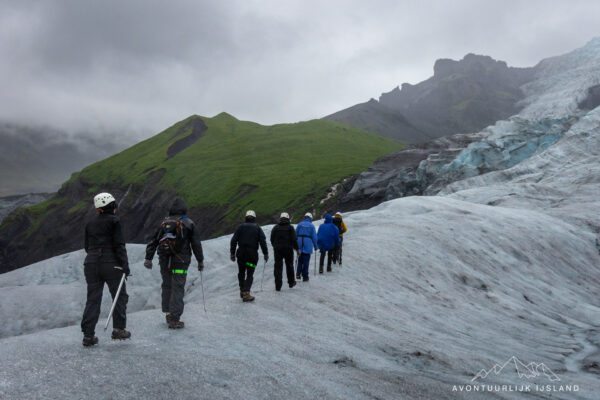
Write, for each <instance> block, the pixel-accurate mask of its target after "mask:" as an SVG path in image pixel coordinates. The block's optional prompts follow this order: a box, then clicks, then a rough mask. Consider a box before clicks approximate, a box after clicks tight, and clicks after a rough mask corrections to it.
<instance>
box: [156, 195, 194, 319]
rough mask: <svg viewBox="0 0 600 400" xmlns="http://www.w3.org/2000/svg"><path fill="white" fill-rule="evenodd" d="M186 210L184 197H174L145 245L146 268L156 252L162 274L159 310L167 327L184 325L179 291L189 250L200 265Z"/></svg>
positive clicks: (189, 255)
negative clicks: (169, 207) (167, 214)
mask: <svg viewBox="0 0 600 400" xmlns="http://www.w3.org/2000/svg"><path fill="white" fill-rule="evenodd" d="M186 213H187V205H186V204H185V201H183V199H175V201H174V202H173V205H172V206H171V209H170V210H169V216H168V217H166V218H165V219H164V220H163V221H162V223H161V224H160V226H159V228H158V230H157V231H156V233H155V234H154V236H153V237H152V239H151V240H150V242H149V243H148V245H147V246H146V260H145V261H144V266H145V267H146V268H148V269H151V268H152V258H153V257H154V252H157V253H158V262H159V264H160V274H161V275H162V287H161V289H162V311H163V312H164V313H165V316H166V320H167V324H168V326H169V329H181V328H183V327H184V323H183V321H180V319H179V318H181V314H183V306H184V304H183V295H184V291H185V281H186V277H187V273H188V267H189V266H190V263H191V262H192V251H193V252H194V256H195V257H196V261H198V271H202V270H203V269H204V255H203V254H202V244H201V243H200V232H198V228H196V225H195V224H194V221H192V220H191V219H190V218H189V217H188V216H187V215H186Z"/></svg>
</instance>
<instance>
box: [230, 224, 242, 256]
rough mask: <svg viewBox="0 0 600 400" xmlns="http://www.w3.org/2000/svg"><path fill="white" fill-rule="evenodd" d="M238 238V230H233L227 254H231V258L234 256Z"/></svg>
mask: <svg viewBox="0 0 600 400" xmlns="http://www.w3.org/2000/svg"><path fill="white" fill-rule="evenodd" d="M239 236H240V228H239V227H238V228H237V229H236V230H235V233H234V234H233V236H232V237H231V242H230V243H229V252H230V253H231V255H232V256H234V255H235V248H236V247H237V244H238V237H239Z"/></svg>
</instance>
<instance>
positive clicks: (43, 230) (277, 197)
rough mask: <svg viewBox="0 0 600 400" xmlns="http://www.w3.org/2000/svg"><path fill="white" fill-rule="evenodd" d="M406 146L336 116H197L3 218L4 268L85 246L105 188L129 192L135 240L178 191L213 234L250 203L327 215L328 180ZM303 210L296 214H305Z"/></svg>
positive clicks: (127, 218) (261, 213) (203, 230)
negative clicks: (266, 120)
mask: <svg viewBox="0 0 600 400" xmlns="http://www.w3.org/2000/svg"><path fill="white" fill-rule="evenodd" d="M401 148H402V145H401V144H399V143H397V142H394V141H392V140H389V139H386V138H383V137H381V136H377V135H374V134H371V133H369V132H366V131H363V130H360V129H353V128H348V127H344V126H342V125H339V124H337V123H335V122H331V121H326V120H313V121H307V122H299V123H295V124H279V125H273V126H263V125H259V124H256V123H253V122H246V121H239V120H237V119H235V118H234V117H232V116H231V115H228V114H225V113H222V114H219V115H217V116H216V117H213V118H204V117H199V116H191V117H189V118H187V119H185V120H183V121H180V122H178V123H176V124H175V125H173V126H171V127H170V128H168V129H166V130H165V131H163V132H161V133H159V134H157V135H155V136H153V137H151V138H150V139H147V140H145V141H143V142H140V143H138V144H136V145H135V146H132V147H130V148H128V149H126V150H124V151H122V152H121V153H118V154H116V155H114V156H112V157H109V158H106V159H104V160H102V161H99V162H97V163H95V164H92V165H90V166H88V167H86V168H84V169H83V170H82V171H81V172H79V173H76V174H73V176H72V177H71V179H70V180H69V181H67V182H65V183H64V184H63V186H62V187H61V189H60V190H59V191H58V193H57V194H56V195H54V196H53V197H52V198H50V199H48V200H47V201H45V202H43V203H40V204H38V205H35V206H33V207H28V208H22V209H19V210H15V211H14V212H13V213H11V214H10V215H9V216H8V217H7V218H6V219H5V220H4V222H3V224H2V226H1V227H0V245H1V246H0V272H5V271H8V270H11V269H14V268H18V267H20V266H23V265H28V264H30V263H32V262H36V261H39V260H43V259H46V258H48V257H51V256H54V255H58V254H61V253H63V252H67V251H73V250H76V249H79V248H81V246H82V238H81V235H82V233H81V230H82V226H83V224H84V223H85V221H87V220H89V219H90V218H92V216H93V215H94V213H95V210H94V208H93V207H92V202H91V199H92V197H93V195H94V194H96V193H98V192H101V191H108V192H111V193H112V194H113V195H115V197H116V198H117V199H118V200H119V201H120V207H119V215H120V217H121V219H122V221H123V226H124V234H125V236H126V240H127V241H128V242H137V243H143V242H144V241H145V240H146V239H147V235H148V234H150V233H151V232H153V230H154V229H156V226H157V224H158V222H159V221H160V220H161V219H162V218H163V217H164V216H165V213H166V212H167V210H168V209H169V206H170V204H171V202H172V201H173V199H174V198H175V197H176V196H179V197H183V198H184V199H185V200H186V202H187V203H188V208H189V210H188V215H190V217H191V218H192V219H194V221H195V222H196V223H197V225H198V227H199V229H200V234H201V236H202V237H203V238H208V237H214V236H217V235H221V234H226V233H228V232H231V231H232V230H233V229H234V228H235V226H236V225H237V224H238V223H239V222H240V221H241V220H242V219H243V213H244V212H245V210H246V209H248V208H252V209H254V210H255V211H256V212H257V217H258V222H260V223H272V222H275V221H276V217H277V215H279V213H280V212H281V211H287V212H290V213H291V214H292V217H293V218H294V214H297V213H303V212H305V211H308V210H310V211H313V212H316V213H317V214H320V213H321V212H322V211H325V208H326V207H327V203H325V204H321V203H320V200H321V199H323V198H324V197H325V195H326V193H327V191H328V189H329V188H330V187H331V186H332V185H333V184H336V183H338V182H341V181H342V180H343V179H344V178H347V177H349V176H352V175H355V174H358V173H360V172H362V171H364V170H365V169H366V168H367V167H369V166H370V165H371V164H372V162H373V161H374V160H375V159H376V158H379V157H381V156H383V155H386V154H389V153H392V152H394V151H398V150H400V149H401ZM297 218H298V215H296V216H295V219H296V220H297Z"/></svg>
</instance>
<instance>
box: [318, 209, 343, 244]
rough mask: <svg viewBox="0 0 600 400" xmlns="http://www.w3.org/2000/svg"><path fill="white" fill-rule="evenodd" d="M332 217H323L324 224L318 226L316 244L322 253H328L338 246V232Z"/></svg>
mask: <svg viewBox="0 0 600 400" xmlns="http://www.w3.org/2000/svg"><path fill="white" fill-rule="evenodd" d="M332 221H333V217H332V216H331V215H329V214H327V215H325V222H324V223H323V224H322V225H321V226H319V234H318V235H317V238H318V240H317V244H318V246H319V250H321V251H322V252H325V251H329V250H331V249H333V248H334V247H335V246H337V245H339V244H340V230H339V229H338V228H337V226H335V225H334V224H333V223H332Z"/></svg>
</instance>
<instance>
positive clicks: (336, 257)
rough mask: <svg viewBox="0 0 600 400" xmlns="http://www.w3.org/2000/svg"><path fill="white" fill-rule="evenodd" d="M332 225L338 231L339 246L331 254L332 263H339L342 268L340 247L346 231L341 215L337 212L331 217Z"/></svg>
mask: <svg viewBox="0 0 600 400" xmlns="http://www.w3.org/2000/svg"><path fill="white" fill-rule="evenodd" d="M333 224H334V225H335V226H336V227H337V228H338V230H339V231H340V244H339V246H337V247H336V251H335V252H334V253H333V263H334V264H335V263H336V262H337V263H339V265H340V267H341V266H342V245H343V244H344V233H346V232H347V231H348V228H347V227H346V224H345V223H344V220H343V219H342V214H341V213H340V212H339V211H338V212H336V213H335V215H334V216H333Z"/></svg>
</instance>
